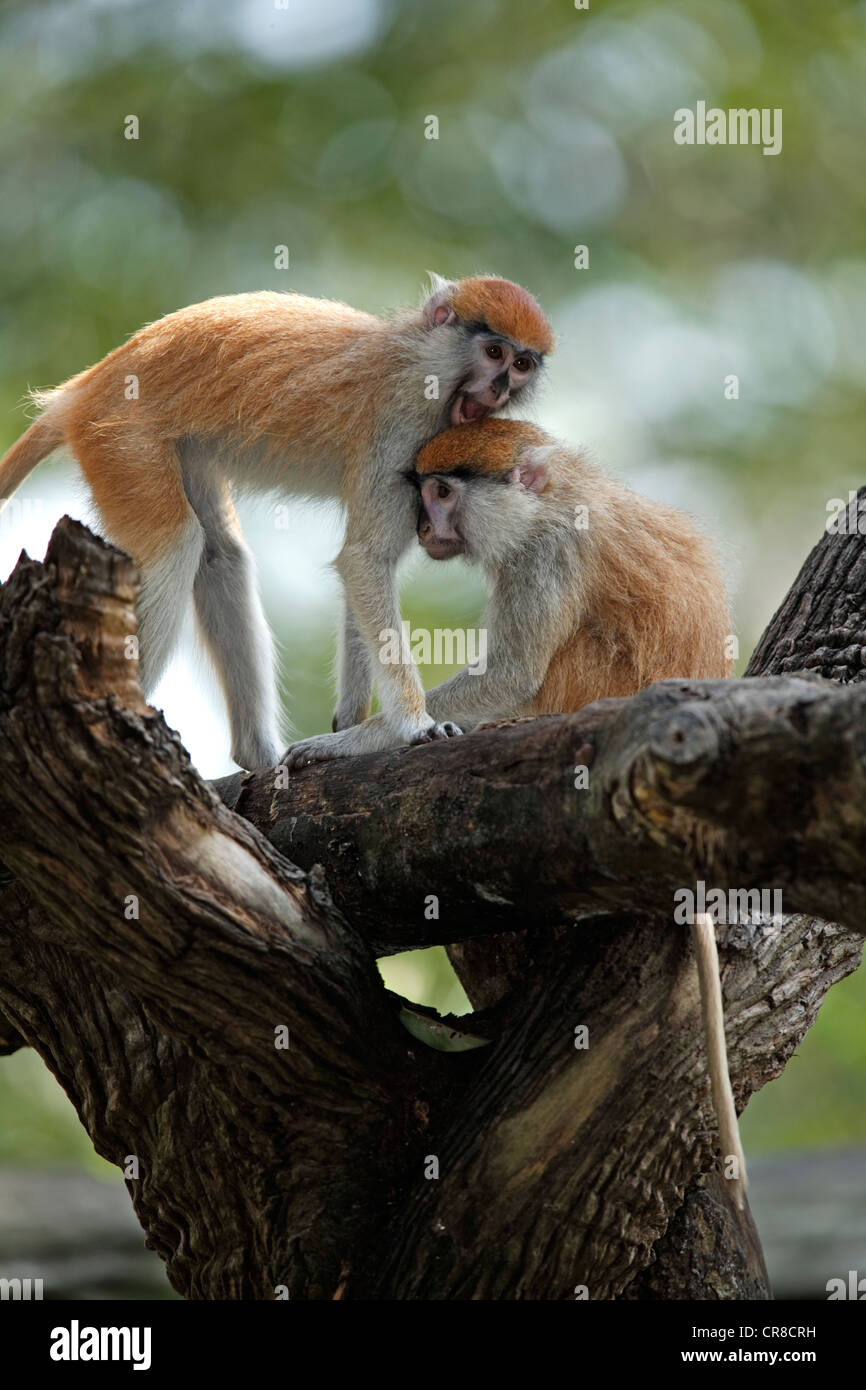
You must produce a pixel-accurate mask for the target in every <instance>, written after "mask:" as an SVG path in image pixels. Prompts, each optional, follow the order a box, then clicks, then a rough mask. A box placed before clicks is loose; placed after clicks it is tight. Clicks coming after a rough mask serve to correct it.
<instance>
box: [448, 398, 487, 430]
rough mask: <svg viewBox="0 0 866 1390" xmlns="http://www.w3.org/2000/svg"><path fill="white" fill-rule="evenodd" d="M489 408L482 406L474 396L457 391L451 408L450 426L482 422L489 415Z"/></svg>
mask: <svg viewBox="0 0 866 1390" xmlns="http://www.w3.org/2000/svg"><path fill="white" fill-rule="evenodd" d="M490 411H491V406H489V405H482V404H481V402H480V401H477V400H476V399H475V397H474V396H470V395H468V394H467V393H466V392H465V391H458V393H457V395H456V396H455V397H454V404H453V405H452V407H451V423H452V425H468V424H469V421H470V420H483V419H484V417H485V416H486V415H489V414H490Z"/></svg>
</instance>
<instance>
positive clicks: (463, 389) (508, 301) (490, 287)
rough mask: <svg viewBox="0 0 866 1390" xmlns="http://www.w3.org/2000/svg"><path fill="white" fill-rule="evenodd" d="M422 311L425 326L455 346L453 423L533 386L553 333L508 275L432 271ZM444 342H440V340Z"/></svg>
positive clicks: (463, 421)
mask: <svg viewBox="0 0 866 1390" xmlns="http://www.w3.org/2000/svg"><path fill="white" fill-rule="evenodd" d="M430 278H431V287H430V293H429V296H428V298H427V300H426V302H425V304H424V307H423V310H422V321H423V324H424V328H425V329H426V330H427V331H428V332H430V333H432V334H436V335H439V336H440V337H441V338H442V339H443V340H445V338H446V335H447V344H448V349H449V358H453V354H454V353H455V351H456V356H457V362H458V381H457V385H456V389H455V390H453V391H452V394H451V396H450V398H449V400H448V405H447V417H446V418H447V419H448V422H449V423H450V424H452V425H465V424H467V423H469V422H470V421H473V420H483V419H485V417H486V416H488V415H490V414H492V413H493V411H494V410H501V409H502V408H503V406H505V405H508V404H509V403H510V402H513V401H514V400H516V399H517V397H518V396H521V397H524V398H525V396H526V395H527V394H528V393H529V392H530V391H531V390H532V387H533V386H534V385H535V383H536V381H537V379H538V376H539V373H540V371H541V368H542V366H543V364H544V358H545V356H546V355H547V353H549V352H552V351H553V333H552V331H551V328H550V324H549V323H548V322H547V319H546V318H545V317H544V314H543V313H542V311H541V308H540V307H539V305H538V303H537V301H536V300H535V299H534V298H533V297H532V295H531V294H529V293H528V291H527V290H524V289H521V287H520V286H519V285H515V284H513V283H512V282H511V281H510V280H499V279H497V278H496V277H495V276H493V275H474V276H472V277H471V278H470V279H467V280H443V279H442V278H441V276H439V275H431V277H430ZM443 345H444V342H443Z"/></svg>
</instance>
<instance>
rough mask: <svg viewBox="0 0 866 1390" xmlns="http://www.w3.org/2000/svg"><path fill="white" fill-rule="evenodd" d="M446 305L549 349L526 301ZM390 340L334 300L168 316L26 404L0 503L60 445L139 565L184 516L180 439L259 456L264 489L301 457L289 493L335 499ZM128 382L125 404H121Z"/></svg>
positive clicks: (371, 418) (256, 299) (379, 382)
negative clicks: (306, 468) (284, 459)
mask: <svg viewBox="0 0 866 1390" xmlns="http://www.w3.org/2000/svg"><path fill="white" fill-rule="evenodd" d="M453 302H454V305H455V309H456V310H457V312H458V313H459V314H460V316H461V317H462V315H463V313H464V310H465V312H466V313H467V315H469V316H471V317H472V318H477V319H480V320H482V321H484V320H485V316H487V317H488V318H489V320H490V327H491V328H493V329H494V330H495V331H497V332H501V333H504V334H506V335H509V336H511V337H513V338H514V340H515V341H516V342H522V343H525V344H526V345H527V346H530V347H533V346H534V347H536V348H537V349H538V350H541V344H549V345H552V339H551V334H550V329H549V326H548V324H547V320H546V319H545V317H544V315H543V313H542V311H541V309H540V308H539V306H538V305H537V303H536V301H535V300H534V299H533V297H532V296H531V295H530V294H528V293H527V292H526V291H525V290H523V289H521V288H520V287H519V286H517V285H512V284H511V283H510V282H509V281H507V280H499V279H495V278H494V277H483V276H479V277H475V278H471V279H467V280H462V281H459V282H458V286H457V291H456V294H455V296H454V301H453ZM458 305H462V306H464V307H462V308H460V307H458ZM404 317H405V319H406V321H407V323H410V322H411V321H412V319H413V318H414V317H416V315H412V314H407V315H405V316H404ZM397 322H398V326H399V320H398V321H397ZM394 328H395V322H394V321H393V320H388V319H379V318H376V317H375V316H374V315H372V314H366V313H363V312H361V311H359V310H357V309H353V308H351V307H350V306H349V305H346V304H342V303H338V302H336V301H331V300H323V299H311V298H308V297H307V296H305V295H296V294H281V293H275V292H270V291H260V292H258V293H251V294H239V295H230V296H224V297H221V298H216V299H210V300H206V301H205V302H204V303H202V304H194V305H191V306H190V307H188V308H185V309H180V310H178V311H177V312H176V313H173V314H168V315H166V317H165V318H162V319H158V320H157V321H156V322H154V323H151V324H148V325H147V326H146V327H145V328H142V329H141V330H140V331H139V332H138V333H135V334H134V335H133V336H132V337H131V338H130V339H129V340H128V342H126V343H124V344H123V345H122V346H121V347H119V348H116V349H115V350H114V351H113V352H110V353H109V354H108V356H107V357H104V358H103V359H102V361H101V362H98V363H96V365H95V366H93V367H90V368H89V369H88V370H87V371H84V372H80V373H79V374H78V375H77V376H74V377H71V378H70V379H69V380H68V381H66V382H65V383H64V384H63V385H62V386H60V387H58V388H57V389H56V390H54V391H49V392H43V393H34V398H35V399H36V400H37V401H38V403H39V404H40V405H41V406H42V407H43V408H45V410H46V415H45V416H43V417H42V418H41V419H39V420H37V421H36V422H35V423H34V424H33V425H31V427H30V429H29V430H28V431H27V432H26V434H24V435H23V436H22V437H21V439H20V440H19V441H18V442H17V444H15V445H13V447H12V448H11V449H10V450H9V451H8V453H7V454H6V456H5V457H4V459H3V460H2V462H0V497H8V496H9V495H11V493H12V492H13V491H14V489H15V488H16V487H17V486H18V485H19V484H20V482H21V481H22V480H23V478H24V477H26V476H27V474H28V473H29V472H30V471H31V469H32V468H34V467H35V466H36V464H37V463H38V462H39V461H40V459H42V458H44V457H45V456H46V454H48V453H50V452H51V450H52V449H55V448H57V447H58V446H59V445H61V444H65V445H67V446H68V447H69V448H70V449H71V451H72V452H73V453H74V454H75V456H76V458H77V460H78V462H79V464H80V466H81V469H82V472H83V473H84V475H85V477H86V478H87V481H88V483H89V484H90V487H91V489H92V491H93V494H94V497H95V500H96V503H97V505H98V507H99V511H100V513H101V515H102V517H103V519H104V521H105V524H106V529H107V531H108V534H109V535H110V536H111V538H112V539H113V540H114V541H116V542H117V544H119V545H121V546H123V547H124V549H126V550H128V551H129V553H130V554H131V555H133V556H134V557H135V558H136V559H137V560H139V561H140V562H141V561H147V560H149V559H152V558H154V557H156V556H159V555H160V554H161V553H163V552H164V551H166V550H168V549H170V548H171V546H172V544H173V541H174V537H175V535H176V533H177V531H178V529H179V528H180V527H181V526H182V525H183V524H184V522H185V521H186V520H187V519H188V517H189V504H188V501H187V497H186V494H185V492H184V487H183V483H182V480H181V475H180V471H179V468H178V461H177V456H176V452H175V448H174V443H175V441H176V440H178V439H179V438H183V437H185V436H191V435H193V436H199V437H202V438H205V439H207V438H209V437H212V438H222V439H226V438H228V439H229V440H230V439H231V437H232V436H233V435H235V436H236V437H237V440H238V442H239V443H240V444H242V445H243V446H244V447H249V446H250V445H259V446H260V449H261V460H260V463H259V466H258V470H257V471H258V472H259V474H260V475H262V476H261V477H260V478H259V479H257V481H261V482H262V483H263V484H265V485H267V484H272V485H274V486H277V485H279V483H280V481H281V478H280V455H281V454H283V453H287V452H289V453H290V452H293V451H296V450H303V453H304V454H305V456H306V457H307V458H308V459H309V460H310V475H309V476H307V477H306V478H305V479H304V484H303V487H302V489H301V490H305V491H311V492H313V493H317V492H319V491H321V492H323V493H328V494H333V493H342V495H343V496H344V497H348V496H350V495H351V493H352V491H353V489H354V487H355V485H356V483H357V481H358V475H359V473H360V472H361V470H362V467H363V464H364V461H365V460H366V459H367V458H368V456H369V453H370V448H371V443H372V439H371V435H372V430H373V426H374V422H376V421H378V420H380V419H381V418H382V417H383V414H384V406H385V404H386V397H387V393H388V392H389V390H393V384H394V380H395V377H396V376H397V375H398V374H399V371H400V369H401V367H402V366H403V365H404V363H403V362H402V360H401V357H400V353H401V350H402V344H401V343H400V340H399V336H398V335H397V334H395V332H394ZM131 378H134V379H135V381H136V383H137V391H138V396H137V399H135V398H133V399H127V394H128V392H129V390H130V389H131V388H130V379H131ZM133 389H135V388H133ZM335 401H337V402H338V403H339V408H338V409H335V408H334V403H335ZM155 441H159V443H156V442H155ZM335 458H339V459H340V461H341V463H342V470H341V472H342V477H339V476H337V477H335V476H333V468H334V464H333V460H334V459H335ZM317 467H318V468H319V469H320V470H321V472H322V475H323V476H322V478H321V487H319V486H317V481H316V476H315V474H316V469H317ZM325 474H330V475H331V476H324V475H325ZM243 481H244V480H243V479H242V480H241V482H243Z"/></svg>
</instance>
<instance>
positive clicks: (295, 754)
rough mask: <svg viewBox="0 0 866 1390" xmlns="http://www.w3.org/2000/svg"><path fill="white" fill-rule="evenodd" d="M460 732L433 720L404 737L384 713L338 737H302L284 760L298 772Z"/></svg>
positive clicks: (449, 725) (452, 735) (347, 730)
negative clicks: (314, 765) (311, 766)
mask: <svg viewBox="0 0 866 1390" xmlns="http://www.w3.org/2000/svg"><path fill="white" fill-rule="evenodd" d="M460 733H461V730H460V729H458V727H457V725H456V724H452V723H450V722H449V721H446V722H445V723H442V724H436V723H434V722H432V721H431V723H430V725H429V727H428V728H426V729H423V730H421V731H420V732H418V733H415V734H413V735H412V736H411V737H408V738H407V737H406V736H405V735H404V736H403V737H401V736H400V735H399V734H396V733H395V732H394V730H393V729H392V728H391V727H390V726H389V724H388V723H387V722H386V720H385V718H384V716H383V715H381V714H374V715H373V718H372V719H365V720H364V723H363V724H356V725H355V726H354V728H352V729H340V731H339V732H338V733H335V734H316V735H314V737H313V738H303V739H301V740H300V742H299V743H293V744H292V746H291V748H289V749H288V750H287V752H286V754H285V756H284V757H283V762H284V763H285V765H286V767H287V768H289V770H290V771H293V772H297V771H298V770H299V769H300V768H302V767H307V766H308V765H309V764H310V763H326V762H331V761H332V759H334V758H353V757H356V756H357V755H358V754H359V753H381V752H383V751H384V750H385V749H386V748H400V747H402V746H404V745H405V744H407V743H413V744H414V743H436V742H438V741H439V740H440V739H445V738H457V737H458V736H459V735H460Z"/></svg>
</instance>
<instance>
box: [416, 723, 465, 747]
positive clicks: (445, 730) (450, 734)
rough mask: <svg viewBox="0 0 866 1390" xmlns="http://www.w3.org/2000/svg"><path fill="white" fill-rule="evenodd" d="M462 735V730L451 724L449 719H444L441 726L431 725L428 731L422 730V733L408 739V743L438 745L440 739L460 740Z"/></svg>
mask: <svg viewBox="0 0 866 1390" xmlns="http://www.w3.org/2000/svg"><path fill="white" fill-rule="evenodd" d="M462 735H463V730H462V729H458V727H457V725H456V724H452V723H451V721H450V719H446V720H445V721H444V722H443V723H442V724H431V725H430V728H429V729H424V731H423V732H422V733H420V734H416V735H415V737H414V738H413V739H410V743H412V744H413V745H414V744H416V743H438V742H439V741H440V739H444V738H461V737H462Z"/></svg>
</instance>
